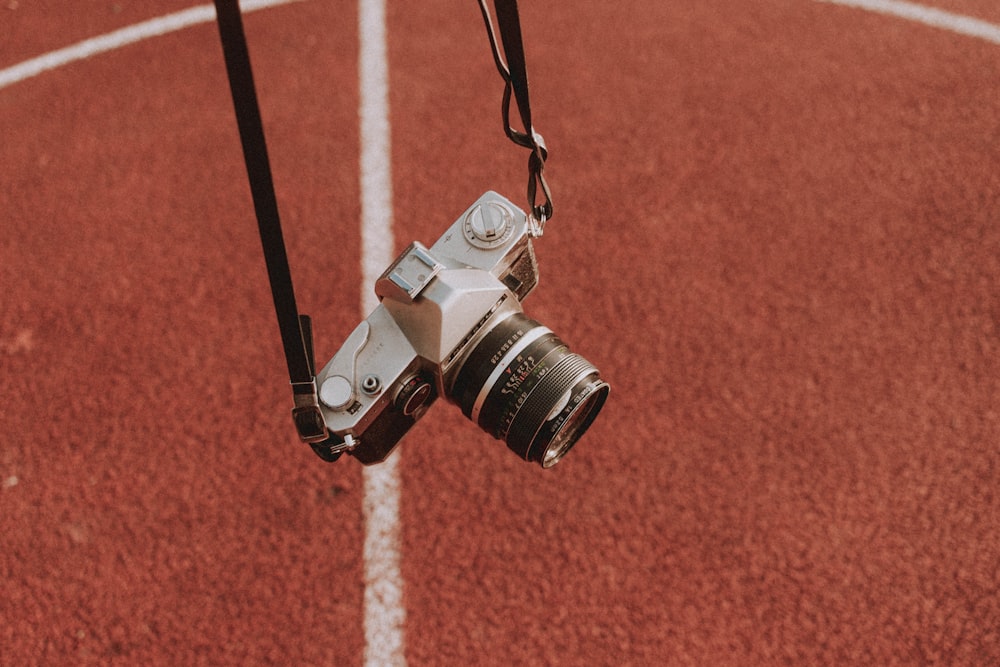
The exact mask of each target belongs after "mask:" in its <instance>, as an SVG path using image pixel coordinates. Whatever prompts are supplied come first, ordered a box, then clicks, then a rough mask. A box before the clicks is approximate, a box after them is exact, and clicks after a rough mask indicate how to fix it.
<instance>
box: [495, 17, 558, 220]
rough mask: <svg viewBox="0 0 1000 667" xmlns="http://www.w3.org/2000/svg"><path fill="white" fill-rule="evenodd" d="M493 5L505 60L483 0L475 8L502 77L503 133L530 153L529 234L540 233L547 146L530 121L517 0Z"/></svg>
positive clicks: (547, 212)
mask: <svg viewBox="0 0 1000 667" xmlns="http://www.w3.org/2000/svg"><path fill="white" fill-rule="evenodd" d="M493 5H494V8H495V9H496V14H497V24H498V26H499V28H500V38H501V40H502V41H503V47H504V53H505V54H506V56H507V61H506V62H504V58H503V57H502V56H501V55H500V47H499V45H498V44H497V37H496V32H495V31H494V29H493V20H492V18H491V17H490V11H489V8H488V7H487V5H486V0H479V9H480V11H481V12H482V14H483V22H484V23H485V24H486V34H487V36H488V37H489V40H490V48H491V50H492V52H493V61H494V63H495V64H496V67H497V71H498V72H500V77H501V78H502V79H503V81H504V91H503V102H502V103H501V110H502V114H503V126H504V133H505V134H506V135H507V138H508V139H510V140H511V141H513V142H514V143H515V144H517V145H518V146H521V147H522V148H527V149H529V150H530V151H531V155H530V156H528V204H529V207H530V209H531V210H530V214H529V215H530V217H532V218H534V221H535V222H537V223H538V224H537V229H538V233H537V234H533V235H535V236H541V227H542V226H543V225H544V224H545V221H546V220H548V219H549V218H551V217H552V193H551V191H550V190H549V186H548V183H547V182H546V181H545V177H544V175H543V173H542V170H543V169H544V167H545V160H546V159H547V158H548V149H547V148H546V147H545V141H544V140H543V139H542V135H541V134H539V133H538V132H536V131H535V128H534V127H533V126H532V124H531V104H530V102H529V99H528V74H527V69H526V67H525V60H524V43H523V41H522V39H521V20H520V17H519V16H518V11H517V0H494V2H493ZM512 95H513V97H514V98H515V100H516V102H517V110H518V115H519V116H520V118H521V124H522V126H523V128H524V131H520V130H516V129H514V127H513V126H512V125H511V123H510V100H511V96H512ZM539 186H541V190H542V194H543V195H544V196H545V202H544V203H542V204H536V197H537V194H538V189H539ZM532 228H533V229H535V228H536V226H535V225H533V227H532Z"/></svg>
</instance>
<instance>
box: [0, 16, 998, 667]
mask: <svg viewBox="0 0 1000 667" xmlns="http://www.w3.org/2000/svg"><path fill="white" fill-rule="evenodd" d="M147 4H148V3H137V2H118V3H111V2H103V1H102V2H98V1H96V0H91V1H89V2H86V3H83V2H81V3H74V5H73V6H74V9H72V10H68V9H66V8H65V5H63V4H61V3H55V2H41V1H38V2H31V1H28V0H21V2H20V3H16V4H15V3H6V2H5V3H3V5H2V6H0V67H6V66H9V65H12V64H15V63H17V62H20V61H22V60H24V59H26V58H29V57H33V56H35V55H39V54H41V53H44V52H46V51H49V50H52V49H55V48H60V47H62V46H65V45H68V44H70V43H73V42H75V41H78V40H80V39H83V38H86V37H89V36H93V35H96V34H100V33H103V32H107V31H109V30H112V29H115V28H119V27H122V26H125V25H129V24H132V23H135V22H138V21H141V20H145V19H147V18H151V17H152V16H153V15H154V12H155V13H161V12H167V11H173V10H176V9H182V8H184V6H185V5H184V4H183V3H181V2H169V3H157V7H156V8H155V9H152V8H150V7H148V6H146V5H147ZM459 4H461V6H459ZM521 4H522V7H521V11H522V19H523V22H524V26H525V40H526V46H527V50H528V54H527V55H528V68H529V75H530V77H531V81H532V91H533V100H532V102H533V111H534V116H535V119H536V123H537V127H538V129H539V130H540V131H541V132H542V133H543V134H544V135H545V138H546V141H547V143H548V146H549V148H550V149H551V152H552V157H551V160H550V162H549V165H548V172H547V173H548V174H549V179H550V182H551V183H552V186H553V188H554V194H555V197H556V200H555V204H556V217H555V218H554V220H553V221H552V222H551V223H550V225H549V228H548V230H547V233H546V236H545V237H544V238H543V239H541V240H540V241H539V242H538V243H537V245H536V248H537V251H538V255H539V262H540V267H541V273H542V277H541V285H540V287H539V288H538V289H537V290H536V292H535V293H534V294H532V296H531V297H530V298H529V299H528V300H527V301H526V303H525V308H526V311H527V312H528V314H529V315H531V316H532V317H534V318H535V319H538V320H540V321H541V322H543V323H544V324H546V325H547V326H549V327H550V328H552V329H553V330H554V331H556V332H557V333H559V334H560V335H561V336H562V337H564V338H565V339H566V340H567V341H568V342H569V343H570V345H571V346H572V347H573V349H575V350H576V351H579V352H580V353H582V354H583V355H584V356H586V357H587V358H588V359H590V360H591V361H593V362H594V363H595V364H596V365H597V366H598V367H599V368H601V370H602V373H603V374H604V376H605V377H606V378H607V379H608V380H609V381H610V382H611V383H612V386H613V389H612V395H611V398H610V399H609V402H608V404H607V406H606V407H605V410H604V412H603V413H602V415H601V417H600V418H599V419H598V420H597V422H595V424H594V425H593V427H592V428H591V430H590V432H589V433H588V434H587V436H585V438H584V439H583V440H582V441H581V442H580V444H579V445H578V446H577V447H576V448H575V449H574V450H573V452H572V453H571V454H570V455H568V456H567V458H566V459H565V460H564V461H563V462H562V463H560V464H559V465H558V466H556V467H555V468H553V469H552V470H550V471H542V470H541V469H540V468H538V467H537V466H534V465H526V464H524V463H522V462H520V461H518V460H517V459H516V457H514V456H513V455H511V453H510V452H509V451H507V450H506V448H505V447H503V446H502V445H501V444H499V443H497V442H496V441H493V440H491V439H490V438H489V437H488V436H486V435H485V434H483V433H482V432H480V431H479V430H478V429H477V428H476V427H475V426H474V425H472V424H470V423H469V422H468V421H467V420H465V419H464V418H463V417H462V415H461V413H460V412H459V411H458V410H457V409H455V408H454V407H452V406H448V405H445V404H443V403H442V405H440V406H436V407H435V408H434V409H433V410H432V411H431V412H430V414H429V415H428V416H427V417H426V418H425V419H424V420H422V421H421V422H420V423H419V424H418V425H417V426H416V427H415V428H414V429H413V431H412V432H411V434H410V435H409V436H408V437H407V438H406V439H405V441H404V442H403V444H401V445H400V454H401V456H402V459H401V475H402V489H403V496H402V501H401V502H402V505H401V515H402V516H401V519H402V525H401V530H402V569H403V576H404V580H405V603H406V614H407V620H406V628H405V629H406V656H407V659H408V662H409V663H410V664H412V665H456V666H459V665H462V666H464V665H473V664H481V665H512V664H516V665H660V664H663V665H747V664H760V665H772V664H796V665H802V664H829V665H842V664H852V665H875V664H879V665H891V664H899V665H925V664H949V665H986V664H997V663H998V662H1000V648H998V647H1000V496H998V494H997V488H998V484H1000V453H998V443H1000V407H998V403H997V400H998V399H997V397H998V396H1000V362H998V351H1000V300H998V296H997V290H998V281H1000V230H998V224H997V223H998V220H1000V148H998V146H1000V104H998V103H997V100H998V98H1000V94H998V81H1000V47H998V46H997V45H994V44H990V43H988V42H985V41H981V40H976V39H973V38H969V37H962V36H959V35H956V34H953V33H949V32H946V31H943V30H938V29H933V28H929V27H925V26H921V25H917V24H914V23H909V22H905V21H902V20H900V19H895V18H890V17H885V16H879V15H875V14H871V13H867V12H863V11H860V10H853V9H847V8H843V7H839V6H835V5H830V4H824V3H816V2H808V1H805V0H761V1H760V2H755V3H752V6H751V4H748V3H740V2H732V1H731V0H709V1H706V2H700V3H663V2H650V1H644V2H635V3H602V2H585V3H521ZM937 4H938V6H940V7H942V8H946V9H949V10H952V11H960V12H963V13H967V14H969V15H973V16H977V17H979V18H982V19H984V20H988V21H992V22H994V23H997V22H1000V10H998V9H997V8H996V5H995V3H992V2H982V1H975V0H948V1H944V0H941V1H940V2H938V3H937ZM10 7H15V8H13V9H11V8H10ZM246 25H247V31H248V37H249V40H250V47H251V52H252V55H253V58H254V66H255V72H256V75H257V83H258V92H259V94H260V99H261V103H262V106H263V109H264V115H265V123H266V130H267V133H268V140H269V143H270V147H271V158H272V167H273V169H274V172H275V179H276V185H277V190H278V196H279V203H280V205H281V209H282V215H283V221H284V223H285V228H286V236H287V243H288V248H289V254H290V257H291V261H292V269H293V273H294V276H295V280H296V286H297V290H298V296H299V305H300V307H301V308H302V310H303V311H305V312H308V313H310V314H312V315H313V316H314V317H315V320H316V329H317V341H316V343H317V357H319V358H320V360H321V362H322V361H325V360H326V359H328V358H329V357H330V356H331V355H332V354H333V353H334V352H335V351H336V350H337V348H338V346H339V344H340V342H341V341H343V339H344V338H345V337H346V335H347V334H348V333H349V332H350V331H351V329H353V327H354V326H355V325H356V324H357V322H358V320H359V319H360V317H361V313H360V312H359V311H360V305H359V304H360V298H361V290H362V288H361V287H360V282H361V277H360V265H359V260H358V256H359V252H360V251H359V232H358V226H359V223H358V219H359V216H360V211H359V204H358V201H359V185H358V176H357V164H358V158H357V156H358V154H359V150H360V145H359V138H358V121H357V107H358V94H357V55H356V54H357V50H358V39H357V34H356V33H357V28H356V10H355V5H354V3H353V2H320V1H319V0H306V1H304V2H301V3H295V4H292V5H287V6H282V7H279V8H275V9H269V10H264V11H261V12H257V13H254V14H251V15H249V16H248V17H247V18H246ZM388 34H389V60H390V62H389V67H390V79H391V90H390V105H391V121H392V141H393V144H392V145H393V154H392V172H393V185H394V208H395V232H394V233H395V241H396V246H397V248H402V247H403V246H405V245H406V244H407V243H409V242H410V241H411V240H413V239H419V240H421V241H423V242H424V243H427V244H429V243H432V242H433V241H434V240H435V239H436V238H437V237H438V235H439V234H440V233H441V232H442V231H443V230H444V229H445V227H446V226H447V225H448V224H450V223H451V222H452V221H453V220H454V218H455V217H456V216H457V215H458V214H459V213H460V212H461V211H462V210H463V209H464V208H465V207H466V206H468V204H470V203H471V202H472V201H473V200H474V199H475V198H476V197H478V196H479V195H480V194H481V193H482V192H483V191H485V190H487V189H495V190H497V191H499V192H502V193H504V194H506V195H507V196H509V197H511V198H512V199H514V200H515V201H516V202H519V203H520V202H522V201H523V197H524V195H523V190H524V184H525V173H524V169H525V163H526V158H527V156H526V155H525V154H524V153H525V152H524V151H523V150H521V149H518V148H516V147H514V146H513V145H511V144H509V143H508V142H507V141H506V140H505V139H504V138H503V137H502V134H501V128H500V122H499V100H500V93H501V86H500V81H499V78H498V76H497V74H496V71H495V70H494V68H493V64H492V61H491V59H490V56H489V54H488V51H487V46H486V40H485V35H484V32H483V28H482V26H481V24H480V18H479V16H478V9H477V8H476V6H475V3H473V2H468V3H454V2H444V1H443V0H428V1H426V2H420V3H404V2H399V1H397V0H392V1H391V2H390V3H389V7H388ZM0 128H3V141H2V143H0V196H2V203H3V206H2V213H0V221H2V234H0V284H2V287H3V290H2V292H0V315H2V317H0V398H2V406H3V407H2V408H0V414H2V417H0V484H2V486H0V582H2V584H0V585H2V594H0V664H4V665H33V664H45V665H64V664H123V665H125V664H128V665H133V664H134V665H148V664H171V665H181V664H183V665H196V664H212V665H218V664H227V665H228V664H234V665H235V664H241V665H243V664H282V665H284V664H308V665H352V664H360V663H361V660H362V653H363V651H364V639H363V630H362V596H363V592H364V581H363V574H362V572H363V570H362V568H363V563H362V554H361V543H362V539H363V525H362V518H361V505H362V484H361V471H360V466H359V465H358V464H357V463H356V462H355V461H354V460H352V459H345V460H341V461H339V462H338V463H336V464H334V465H327V464H324V463H322V462H321V461H320V460H319V459H317V458H316V457H315V456H314V455H313V454H312V453H311V452H310V451H309V449H308V448H307V447H306V446H304V445H301V444H300V443H298V442H297V441H296V439H295V437H294V434H293V432H292V427H291V423H290V420H289V408H290V396H289V392H288V388H287V384H286V382H287V380H286V378H285V377H284V375H283V374H284V362H283V360H282V358H281V348H280V344H279V340H278V335H277V327H276V325H275V324H274V322H273V314H272V311H271V305H270V295H269V293H268V288H267V283H266V278H265V275H264V269H263V262H262V261H261V257H260V248H259V242H258V240H257V237H256V229H255V225H254V222H253V219H252V208H251V204H250V197H249V189H248V187H247V185H246V178H245V172H244V170H243V166H242V161H241V156H240V149H239V143H238V138H237V133H236V125H235V120H234V117H233V113H232V108H231V103H230V100H229V97H228V90H227V88H226V83H225V74H224V69H223V64H222V57H221V50H220V48H219V45H218V37H217V34H216V31H215V28H214V26H213V25H211V24H206V25H201V26H197V27H192V28H188V29H185V30H183V31H181V32H178V33H174V34H170V35H167V36H163V37H159V38H155V39H152V40H148V41H145V42H141V43H138V44H134V45H131V46H128V47H126V48H123V49H120V50H117V51H114V52H111V53H107V54H103V55H100V56H97V57H94V58H92V59H90V60H87V61H83V62H77V63H73V64H71V65H68V66H65V67H62V68H60V69H58V70H55V71H52V72H48V73H45V74H43V75H41V76H38V77H36V78H33V79H30V80H28V81H24V82H21V83H18V84H15V85H12V86H10V87H8V88H5V89H3V90H0ZM364 289H370V286H365V287H364Z"/></svg>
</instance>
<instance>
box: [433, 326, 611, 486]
mask: <svg viewBox="0 0 1000 667" xmlns="http://www.w3.org/2000/svg"><path fill="white" fill-rule="evenodd" d="M609 391H610V387H609V386H608V384H607V383H606V382H604V381H603V380H601V378H600V373H599V372H598V370H597V369H596V368H595V367H594V366H593V365H592V364H591V363H590V362H588V361H587V360H586V359H584V358H583V357H581V356H580V355H579V354H576V353H574V352H570V350H569V348H568V347H566V344H565V343H563V342H562V341H561V340H560V339H559V337H558V336H556V335H555V334H554V333H552V332H551V331H550V330H549V329H547V328H546V327H544V326H542V325H541V324H539V323H538V322H536V321H534V320H532V319H530V318H528V317H527V316H526V315H524V313H515V314H513V315H510V316H509V317H507V318H506V319H504V320H503V321H501V322H499V323H498V324H496V325H495V326H494V327H493V329H491V330H490V331H489V333H487V334H486V335H485V336H484V337H483V339H482V340H481V341H480V342H479V343H478V344H477V345H476V347H475V349H474V350H473V351H472V353H471V354H470V355H469V357H468V358H467V359H466V360H465V362H464V363H463V364H462V368H461V370H459V372H458V375H457V377H456V380H455V384H454V386H453V389H452V392H451V397H452V400H454V401H455V402H456V403H458V405H459V407H461V408H462V412H463V413H465V415H466V416H467V417H469V418H470V419H472V420H473V421H475V422H476V423H477V424H478V425H479V427H480V428H482V429H483V430H484V431H486V432H487V433H490V434H491V435H493V436H494V437H496V438H498V439H500V440H503V441H504V442H506V443H507V446H508V447H509V448H510V449H512V450H513V451H514V452H515V453H516V454H517V455H518V456H520V457H521V458H523V459H525V460H527V461H536V462H538V463H539V464H540V465H541V466H542V467H544V468H549V467H551V466H553V465H555V464H556V463H557V462H558V461H559V460H560V459H561V458H562V457H563V455H565V454H566V452H568V451H569V450H570V448H571V447H572V446H573V445H574V444H575V443H576V441H577V440H578V439H579V438H580V436H581V435H583V433H584V432H585V431H586V430H587V428H588V427H589V426H590V424H591V423H592V422H593V421H594V418H595V417H596V416H597V414H598V412H600V410H601V407H602V406H603V405H604V401H605V399H606V398H607V396H608V392H609Z"/></svg>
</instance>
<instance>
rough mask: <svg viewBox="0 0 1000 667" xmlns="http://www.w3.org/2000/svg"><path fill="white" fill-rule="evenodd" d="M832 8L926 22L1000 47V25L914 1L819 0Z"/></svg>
mask: <svg viewBox="0 0 1000 667" xmlns="http://www.w3.org/2000/svg"><path fill="white" fill-rule="evenodd" d="M816 1H817V2H826V3H828V4H833V5H844V6H845V7H855V8H857V9H866V10H868V11H870V12H878V13H879V14H888V15H890V16H896V17H898V18H903V19H907V20H910V21H915V22H917V23H923V24H924V25H929V26H933V27H935V28H942V29H944V30H948V31H950V32H954V33H958V34H960V35H966V36H968V37H978V38H979V39H985V40H986V41H987V42H993V43H994V44H1000V25H996V24H993V23H990V22H988V21H983V20H981V19H975V18H972V17H971V16H963V15H961V14H952V13H951V12H946V11H944V10H942V9H937V8H936V7H928V6H926V5H918V4H917V3H915V2H903V1H902V0H816Z"/></svg>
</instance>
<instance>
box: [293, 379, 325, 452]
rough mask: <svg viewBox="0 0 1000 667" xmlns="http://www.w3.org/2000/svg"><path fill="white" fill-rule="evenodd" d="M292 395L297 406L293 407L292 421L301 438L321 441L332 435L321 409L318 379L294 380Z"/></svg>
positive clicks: (305, 440) (307, 440)
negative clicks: (317, 385) (317, 389)
mask: <svg viewBox="0 0 1000 667" xmlns="http://www.w3.org/2000/svg"><path fill="white" fill-rule="evenodd" d="M292 396H293V399H294V401H295V407H294V408H292V421H293V422H294V423H295V430H296V431H297V432H298V434H299V439H300V440H302V441H303V442H320V441H322V440H326V439H327V438H328V437H330V432H329V431H328V430H327V428H326V421H325V420H324V419H323V413H322V412H320V409H319V394H318V392H317V391H316V379H315V378H313V379H312V380H311V381H309V382H293V383H292Z"/></svg>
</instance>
